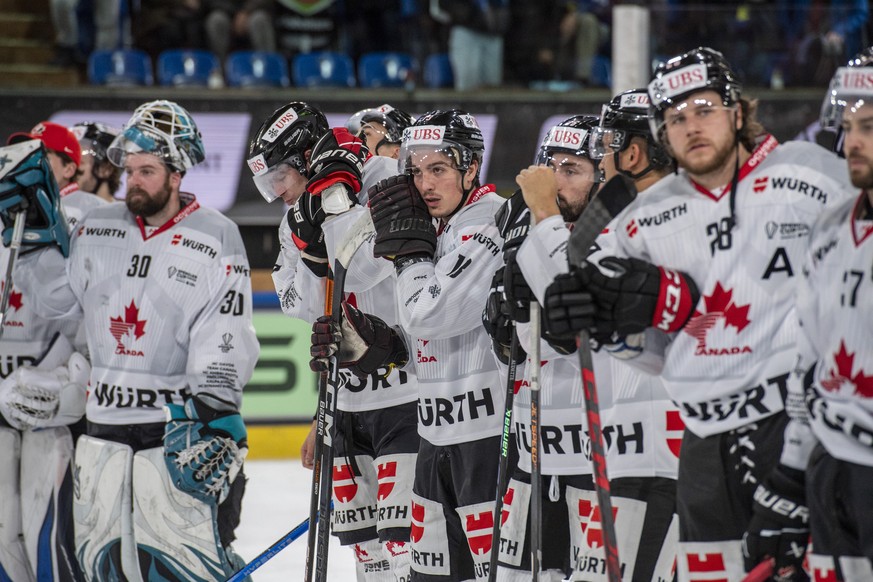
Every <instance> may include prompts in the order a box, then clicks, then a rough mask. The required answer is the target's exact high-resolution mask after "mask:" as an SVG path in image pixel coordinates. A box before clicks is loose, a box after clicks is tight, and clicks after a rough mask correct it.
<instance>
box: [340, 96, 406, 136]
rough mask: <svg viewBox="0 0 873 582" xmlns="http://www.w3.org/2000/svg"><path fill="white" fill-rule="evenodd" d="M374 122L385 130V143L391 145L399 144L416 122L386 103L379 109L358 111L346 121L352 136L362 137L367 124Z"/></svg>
mask: <svg viewBox="0 0 873 582" xmlns="http://www.w3.org/2000/svg"><path fill="white" fill-rule="evenodd" d="M372 121H376V122H378V123H381V124H382V126H383V127H384V128H385V139H384V140H383V141H385V142H386V143H390V144H399V143H400V141H401V140H402V139H403V130H404V129H406V128H407V127H409V126H410V125H412V124H413V123H414V121H415V120H414V119H413V118H412V116H411V115H410V114H408V113H406V112H405V111H402V110H400V109H396V108H394V107H392V106H391V105H388V104H387V103H386V104H384V105H380V106H379V107H374V108H370V109H362V110H360V111H358V112H357V113H355V114H354V115H352V116H351V117H349V120H348V121H346V129H348V130H349V132H350V133H351V134H352V135H356V136H358V137H360V133H361V130H362V129H364V126H366V125H367V123H370V122H372ZM379 145H381V143H380V144H379Z"/></svg>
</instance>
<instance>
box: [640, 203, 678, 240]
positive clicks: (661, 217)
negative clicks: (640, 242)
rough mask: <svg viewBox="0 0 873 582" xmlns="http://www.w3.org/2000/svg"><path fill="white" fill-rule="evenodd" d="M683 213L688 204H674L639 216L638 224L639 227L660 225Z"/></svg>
mask: <svg viewBox="0 0 873 582" xmlns="http://www.w3.org/2000/svg"><path fill="white" fill-rule="evenodd" d="M685 214H688V206H687V205H686V204H680V205H679V206H674V207H673V208H670V209H668V210H665V211H663V212H661V213H659V214H656V215H654V216H645V217H640V221H639V226H640V228H642V227H644V226H660V225H662V224H667V223H668V222H670V221H671V220H673V219H674V218H678V217H680V216H682V215H685ZM631 222H633V220H631ZM629 227H630V224H628V228H629ZM628 234H630V231H628ZM631 236H633V235H631Z"/></svg>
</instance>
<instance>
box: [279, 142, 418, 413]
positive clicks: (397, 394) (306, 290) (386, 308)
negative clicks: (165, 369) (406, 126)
mask: <svg viewBox="0 0 873 582" xmlns="http://www.w3.org/2000/svg"><path fill="white" fill-rule="evenodd" d="M396 174H397V160H394V159H391V158H387V157H384V156H372V157H371V158H369V159H368V160H367V161H366V162H365V163H364V173H363V183H364V184H365V187H364V188H362V189H361V191H360V192H359V193H358V201H359V202H360V206H355V207H354V208H352V209H350V210H349V211H347V212H345V213H343V214H340V215H338V216H335V217H332V218H330V219H328V220H326V221H325V222H324V224H323V225H322V230H323V231H324V237H325V239H324V240H325V246H326V247H327V249H328V253H327V254H328V260H329V264H331V265H333V262H334V259H335V257H336V250H337V246H338V245H339V244H341V243H342V241H343V236H344V234H345V233H346V231H347V230H348V228H349V226H350V225H352V224H354V222H355V221H356V220H357V219H358V218H359V217H360V216H361V215H363V214H365V213H369V209H368V208H367V200H368V199H367V188H366V186H367V185H372V184H375V183H377V182H378V181H379V180H382V179H384V178H388V177H391V176H394V175H396ZM279 244H280V249H281V251H280V254H279V258H278V259H277V261H276V266H275V267H274V269H273V282H274V284H275V285H276V292H277V293H278V295H279V300H280V304H281V306H282V311H283V312H284V313H285V314H286V315H288V316H289V317H294V318H298V319H303V320H304V321H307V322H309V323H312V322H314V321H315V320H316V319H317V318H318V317H319V316H321V315H323V314H324V299H325V295H324V293H325V280H324V279H322V278H319V277H316V276H315V274H313V273H312V271H311V270H309V268H308V267H307V266H306V265H305V264H304V263H303V261H301V260H300V251H299V250H298V249H297V247H296V246H295V245H294V243H293V241H292V240H291V230H290V228H289V227H288V223H287V220H286V219H285V218H284V217H283V219H282V223H281V225H280V226H279ZM368 253H369V258H370V259H371V260H372V258H373V257H372V247H369V248H368V249H361V251H360V252H358V253H357V254H355V256H354V258H353V259H352V263H351V266H350V269H349V271H350V272H351V271H353V270H355V269H356V268H357V265H358V263H360V262H363V261H366V260H367V259H366V257H367V255H368ZM380 260H381V261H382V262H383V263H385V265H387V267H388V270H387V271H385V270H383V271H382V278H381V279H380V280H379V281H375V282H374V283H373V285H371V286H370V287H368V288H367V289H357V288H355V285H354V281H353V280H352V281H349V280H348V279H349V278H348V277H347V282H346V286H345V288H346V289H347V290H352V289H354V292H352V293H348V292H347V293H346V300H347V301H348V302H349V303H351V304H352V305H354V306H355V307H357V308H358V309H360V310H361V311H363V312H364V313H370V314H372V315H375V316H377V317H379V318H380V319H382V320H383V321H385V322H386V323H387V324H388V325H392V326H394V325H397V301H396V300H395V298H394V280H393V269H392V268H391V263H390V262H389V261H385V260H383V259H380ZM380 266H381V265H380ZM416 398H418V385H417V383H416V381H415V370H414V367H413V366H412V365H409V366H407V367H406V368H404V369H400V368H393V367H392V368H391V369H388V368H383V369H380V370H379V371H377V372H376V373H375V374H373V375H372V376H371V377H370V378H368V379H365V380H361V379H359V378H357V377H356V376H355V375H354V374H352V373H351V372H349V371H348V370H340V374H339V387H338V389H337V408H338V409H339V410H343V411H347V412H361V411H365V410H378V409H380V408H386V407H389V406H397V405H400V404H406V403H408V402H414V401H415V400H416Z"/></svg>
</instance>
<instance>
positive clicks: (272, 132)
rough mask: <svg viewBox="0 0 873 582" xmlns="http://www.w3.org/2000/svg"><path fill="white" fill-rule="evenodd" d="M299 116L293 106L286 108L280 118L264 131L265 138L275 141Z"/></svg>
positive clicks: (271, 141)
mask: <svg viewBox="0 0 873 582" xmlns="http://www.w3.org/2000/svg"><path fill="white" fill-rule="evenodd" d="M297 119H298V116H297V112H296V111H294V108H293V107H289V108H288V109H286V110H285V112H284V113H282V115H280V116H279V119H277V120H276V121H274V122H273V125H271V126H270V128H269V129H267V131H265V132H264V139H265V140H266V141H268V142H270V143H273V142H274V141H275V140H276V138H277V137H279V136H280V135H281V134H282V132H283V131H285V129H286V128H287V127H288V126H289V125H291V124H292V123H294V122H295V121H297Z"/></svg>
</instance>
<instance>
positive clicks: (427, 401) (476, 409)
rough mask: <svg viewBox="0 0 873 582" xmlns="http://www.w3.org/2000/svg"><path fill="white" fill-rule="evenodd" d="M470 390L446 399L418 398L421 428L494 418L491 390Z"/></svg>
mask: <svg viewBox="0 0 873 582" xmlns="http://www.w3.org/2000/svg"><path fill="white" fill-rule="evenodd" d="M479 392H480V394H481V396H478V395H477V394H476V391H474V390H470V391H468V392H467V393H465V394H458V395H456V396H454V397H452V398H451V399H448V398H419V399H418V420H419V422H421V424H422V425H423V426H451V425H454V424H457V423H460V422H467V421H474V420H478V419H479V418H480V417H489V416H494V413H495V409H494V399H493V398H492V397H491V389H490V388H485V389H483V390H481V391H479Z"/></svg>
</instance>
